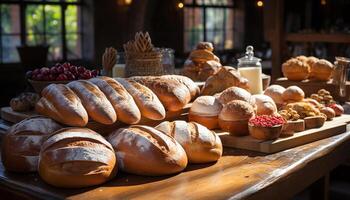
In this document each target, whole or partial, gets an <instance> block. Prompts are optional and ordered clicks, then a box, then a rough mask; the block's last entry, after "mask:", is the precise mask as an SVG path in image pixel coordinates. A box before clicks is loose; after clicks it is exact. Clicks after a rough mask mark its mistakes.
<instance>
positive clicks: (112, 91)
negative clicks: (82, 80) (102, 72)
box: [89, 76, 141, 124]
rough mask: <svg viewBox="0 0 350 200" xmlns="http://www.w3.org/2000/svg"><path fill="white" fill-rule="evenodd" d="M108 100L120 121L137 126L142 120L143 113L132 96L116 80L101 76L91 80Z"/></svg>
mask: <svg viewBox="0 0 350 200" xmlns="http://www.w3.org/2000/svg"><path fill="white" fill-rule="evenodd" d="M89 81H90V82H92V83H93V84H95V85H96V86H97V87H98V88H99V89H100V90H101V91H102V92H103V93H104V94H105V95H106V97H107V98H108V100H109V101H110V102H111V104H112V106H113V107H114V110H115V112H116V113H117V116H118V120H120V121H122V122H124V123H126V124H136V123H138V122H139V121H140V119H141V113H140V110H139V108H138V107H137V105H136V103H135V101H134V99H133V98H132V96H131V95H130V94H129V93H128V91H126V89H125V88H124V87H123V86H122V85H121V84H120V83H118V82H117V81H116V80H114V79H112V78H109V77H106V76H103V77H102V76H101V77H98V78H92V79H89Z"/></svg>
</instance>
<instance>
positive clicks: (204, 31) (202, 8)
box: [184, 0, 236, 52]
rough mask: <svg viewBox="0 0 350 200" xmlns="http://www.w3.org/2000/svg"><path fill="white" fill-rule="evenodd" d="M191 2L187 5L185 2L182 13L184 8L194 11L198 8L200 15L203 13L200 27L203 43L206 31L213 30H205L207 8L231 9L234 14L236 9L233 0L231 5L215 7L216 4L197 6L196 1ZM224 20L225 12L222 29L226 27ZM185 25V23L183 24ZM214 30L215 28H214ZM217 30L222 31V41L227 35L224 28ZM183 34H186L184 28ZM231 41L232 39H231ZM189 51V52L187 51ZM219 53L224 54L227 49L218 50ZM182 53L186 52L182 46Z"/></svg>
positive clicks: (225, 17) (205, 38)
mask: <svg viewBox="0 0 350 200" xmlns="http://www.w3.org/2000/svg"><path fill="white" fill-rule="evenodd" d="M191 2H192V3H188V2H185V3H184V12H185V9H186V8H190V9H196V8H199V9H201V10H202V13H203V15H202V25H203V36H202V37H203V40H204V41H207V35H208V34H207V31H213V30H214V29H211V30H209V29H207V23H206V20H207V16H206V15H207V12H206V10H207V9H208V8H222V9H232V11H233V12H234V9H235V8H236V7H235V1H234V0H232V5H216V4H210V3H209V4H206V3H202V4H198V3H197V2H196V0H191ZM226 20H227V13H226V12H224V20H223V24H224V27H225V26H226ZM184 24H185V23H184ZM215 30H216V28H215ZM217 30H221V31H223V35H224V40H225V39H226V36H227V34H226V31H227V30H226V28H224V29H217ZM232 31H234V26H232ZM185 32H188V31H187V30H185V28H184V33H185ZM232 39H234V38H232ZM189 51H191V50H189ZM218 51H219V52H224V51H227V49H225V47H224V48H223V49H220V50H218ZM184 52H188V50H186V47H185V46H184Z"/></svg>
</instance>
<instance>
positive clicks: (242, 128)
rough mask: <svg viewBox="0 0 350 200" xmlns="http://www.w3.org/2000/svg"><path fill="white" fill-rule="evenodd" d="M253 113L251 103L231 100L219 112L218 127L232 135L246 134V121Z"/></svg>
mask: <svg viewBox="0 0 350 200" xmlns="http://www.w3.org/2000/svg"><path fill="white" fill-rule="evenodd" d="M254 115H255V113H254V108H253V107H252V105H251V104H249V103H247V102H245V101H241V100H233V101H231V102H229V103H228V104H226V105H225V106H224V108H223V109H222V110H221V112H220V114H219V127H220V128H221V129H222V130H224V131H227V132H229V133H230V134H231V135H234V136H243V135H248V133H249V131H248V121H249V119H250V118H251V117H253V116H254Z"/></svg>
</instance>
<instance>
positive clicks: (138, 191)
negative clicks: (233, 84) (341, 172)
mask: <svg viewBox="0 0 350 200" xmlns="http://www.w3.org/2000/svg"><path fill="white" fill-rule="evenodd" d="M349 139H350V133H343V134H340V135H336V136H333V137H330V138H327V139H323V140H319V141H317V142H313V143H309V144H306V145H303V146H299V147H295V148H293V149H290V150H286V151H282V152H279V153H275V154H271V155H266V154H262V153H256V152H251V151H245V150H237V149H232V148H225V149H224V155H223V157H222V158H221V159H220V160H219V161H218V162H217V163H212V164H205V165H189V166H188V167H187V168H186V170H185V171H184V172H182V173H179V174H175V175H172V176H163V177H143V176H135V175H130V174H125V173H118V175H117V177H116V178H114V179H113V180H111V181H110V182H108V183H106V184H104V185H101V186H99V187H90V188H85V189H58V188H54V187H51V186H49V185H47V184H45V183H44V182H43V181H42V180H41V179H40V178H39V177H38V175H37V174H35V173H33V174H15V173H9V172H6V171H5V170H4V168H3V166H2V165H0V189H1V190H6V191H7V192H9V193H12V194H16V195H18V196H19V197H23V196H25V197H27V198H38V199H77V200H82V199H229V198H231V199H242V198H243V199H285V198H290V197H292V195H294V194H296V193H297V192H300V191H301V190H302V189H303V188H305V187H306V186H308V185H309V184H311V183H313V182H314V181H316V180H317V179H319V178H320V177H322V176H323V175H324V174H326V173H328V172H329V171H330V170H331V169H333V168H334V167H335V166H337V165H339V164H340V163H342V162H344V161H345V160H346V159H347V158H348V157H349V156H348V155H349V154H348V149H349V148H350V140H349ZM281 191H283V192H281Z"/></svg>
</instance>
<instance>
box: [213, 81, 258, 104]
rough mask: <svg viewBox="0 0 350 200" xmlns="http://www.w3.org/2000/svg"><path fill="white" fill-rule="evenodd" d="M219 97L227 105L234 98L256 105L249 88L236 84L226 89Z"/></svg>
mask: <svg viewBox="0 0 350 200" xmlns="http://www.w3.org/2000/svg"><path fill="white" fill-rule="evenodd" d="M218 99H219V101H220V103H222V104H223V105H226V104H228V103H229V102H231V101H233V100H241V101H245V102H248V103H250V104H251V105H253V106H254V105H255V99H254V98H253V97H252V95H251V94H250V93H249V92H248V91H247V90H245V89H242V88H239V87H235V86H232V87H229V88H227V89H226V90H224V91H223V92H222V93H221V95H220V96H219V98H218Z"/></svg>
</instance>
